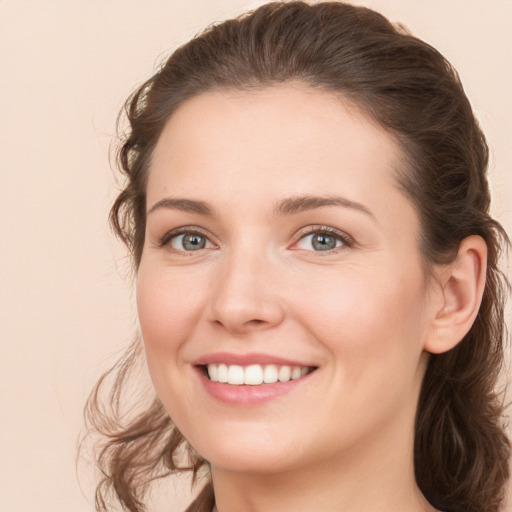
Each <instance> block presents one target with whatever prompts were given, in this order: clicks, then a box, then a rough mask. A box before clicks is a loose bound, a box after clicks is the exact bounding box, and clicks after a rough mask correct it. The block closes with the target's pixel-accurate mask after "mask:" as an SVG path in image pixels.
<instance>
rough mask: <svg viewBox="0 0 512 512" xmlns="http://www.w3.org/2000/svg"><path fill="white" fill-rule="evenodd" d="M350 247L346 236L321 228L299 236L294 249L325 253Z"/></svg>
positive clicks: (350, 243) (331, 229)
mask: <svg viewBox="0 0 512 512" xmlns="http://www.w3.org/2000/svg"><path fill="white" fill-rule="evenodd" d="M351 245H352V242H351V240H350V239H349V237H348V236H347V235H344V234H342V233H340V232H338V231H337V230H334V229H333V228H322V229H316V230H315V231H310V232H309V233H306V234H304V235H303V236H301V238H300V239H299V241H298V242H297V243H296V244H295V246H294V248H296V249H302V250H306V251H315V252H327V251H333V250H336V249H338V248H340V247H344V246H347V247H349V246H351Z"/></svg>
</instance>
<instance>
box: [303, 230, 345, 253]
mask: <svg viewBox="0 0 512 512" xmlns="http://www.w3.org/2000/svg"><path fill="white" fill-rule="evenodd" d="M309 235H327V236H331V237H333V238H334V239H336V241H340V242H341V244H342V246H341V247H335V248H334V249H329V250H325V251H313V250H311V251H308V252H313V253H315V254H318V255H320V256H321V255H328V254H332V253H335V252H338V251H340V250H344V249H347V248H350V247H353V246H354V244H355V242H354V239H353V238H352V237H350V236H349V235H347V234H346V233H344V232H343V231H339V230H338V229H336V228H333V227H330V226H321V225H318V226H309V227H307V228H304V229H303V230H301V231H300V232H299V236H298V238H297V241H296V242H294V244H293V245H296V244H298V243H299V242H300V241H301V240H303V239H304V238H306V237H307V236H309ZM296 250H301V249H296ZM303 250H305V251H307V249H303Z"/></svg>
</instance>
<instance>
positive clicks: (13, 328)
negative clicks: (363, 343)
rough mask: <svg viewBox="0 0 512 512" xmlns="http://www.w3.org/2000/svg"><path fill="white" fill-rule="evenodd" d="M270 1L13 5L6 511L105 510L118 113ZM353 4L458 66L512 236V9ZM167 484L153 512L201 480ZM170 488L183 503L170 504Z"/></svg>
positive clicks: (498, 209)
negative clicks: (96, 503)
mask: <svg viewBox="0 0 512 512" xmlns="http://www.w3.org/2000/svg"><path fill="white" fill-rule="evenodd" d="M261 3H263V2H261V1H248V0H188V1H186V2H185V1H183V0H165V1H164V0H150V1H142V0H46V1H41V0H32V1H30V0H0V76H1V80H0V148H1V151H0V180H1V181H0V243H1V252H0V261H1V264H0V283H1V284H0V315H1V319H0V337H1V345H0V428H1V437H0V510H2V511H6V512H7V511H10V512H29V511H30V512H33V511H36V510H37V512H64V511H66V512H69V511H73V512H85V511H88V512H90V511H92V510H93V503H92V489H93V487H92V486H93V481H92V477H91V471H90V469H89V468H88V467H87V465H85V467H84V465H82V466H81V468H80V471H79V473H80V477H81V484H79V483H78V479H77V474H76V470H75V457H76V442H77V437H78V435H79V433H80V432H81V430H82V428H83V421H82V409H83V405H84V402H85V399H86V397H87V394H88V392H89V390H90V388H91V386H92V385H93V383H94V382H95V380H96V379H97V378H98V376H99V375H100V373H101V372H102V371H103V370H105V369H106V368H107V367H108V366H109V364H111V363H112V362H113V361H114V360H115V358H116V356H117V355H119V353H120V351H121V350H122V348H123V347H124V346H125V345H126V344H127V343H128V342H129V341H130V339H131V337H132V334H133V332H134V330H135V328H136V321H135V309H134V306H133V293H132V286H131V282H130V278H129V272H128V266H127V260H126V258H125V257H124V255H125V253H124V250H123V248H122V247H120V245H119V244H118V243H117V242H116V241H115V240H114V238H113V235H112V234H111V233H110V231H109V228H108V225H107V221H106V218H107V212H108V209H109V206H110V204H111V202H112V200H113V198H114V196H115V191H116V183H115V180H114V178H113V173H112V171H111V167H110V164H109V145H110V143H111V141H112V140H113V137H114V134H115V120H116V116H117V113H118V111H119V109H120V107H121V106H122V103H123V102H124V99H125V98H126V97H127V95H128V94H129V93H130V92H131V91H132V90H133V88H134V87H135V86H136V85H138V84H140V83H141V82H142V81H144V80H145V79H146V78H148V77H149V76H150V75H151V74H152V72H153V71H154V70H155V67H156V66H157V65H158V63H159V62H160V61H161V59H162V58H163V57H164V56H165V55H167V54H168V51H169V50H170V49H172V48H174V47H176V46H177V45H178V44H181V43H183V42H185V41H186V40H188V39H189V38H190V37H192V36H193V35H194V34H195V33H197V32H198V31H200V30H201V29H202V28H204V27H205V26H207V25H208V24H210V23H212V22H214V21H219V20H221V19H224V18H227V17H231V16H233V15H236V14H239V13H241V12H243V11H245V10H247V9H250V8H254V7H256V6H257V5H259V4H261ZM354 3H357V4H363V5H367V6H370V7H374V8H376V9H377V10H380V11H381V12H383V13H384V14H386V15H388V16H389V17H390V18H391V19H392V20H394V21H401V22H404V23H405V24H406V25H407V26H408V27H409V28H410V29H411V30H412V32H413V33H414V34H416V35H418V36H420V37H421V38H423V39H425V40H427V41H428V42H430V43H431V44H433V45H434V46H435V47H436V48H438V49H439V50H440V51H441V52H442V53H444V54H445V55H446V56H447V57H448V58H449V60H451V62H452V63H453V64H454V65H455V67H456V68H457V69H458V70H459V72H460V74H461V77H462V80H463V83H464V84H465V88H466V90H467V93H468V95H469V97H470V99H471V101H472V103H473V105H474V107H475V110H476V113H477V115H478V117H479V119H480V121H481V124H482V125H483V128H484V131H485V132H486V134H487V136H488V139H489V141H490V144H491V147H492V187H493V193H494V204H493V209H494V213H495V215H496V216H497V217H498V219H499V220H500V221H502V223H503V224H504V225H505V227H506V228H507V229H508V231H509V232H512V206H511V201H510V200H511V198H512V173H511V167H512V143H511V142H512V141H511V126H512V121H511V119H512V101H511V99H510V92H511V91H512V66H511V64H512V30H511V29H510V27H511V26H512V1H511V0H362V1H355V2H354ZM160 487H161V489H162V494H161V495H160V494H159V496H160V498H159V501H160V505H157V504H155V507H154V510H152V511H151V512H163V511H164V510H166V511H179V510H182V505H179V504H178V502H179V500H180V499H181V502H182V503H183V500H185V499H186V498H185V497H184V496H185V495H186V485H185V484H183V483H181V482H179V481H178V482H170V483H168V484H165V485H163V486H160ZM164 488H166V489H167V494H172V493H173V492H174V489H177V490H178V491H179V492H178V494H180V495H181V497H180V496H178V498H177V501H176V503H172V502H171V501H168V502H167V505H166V506H163V505H162V503H165V502H166V501H167V500H170V498H168V497H165V498H164V497H163V496H165V493H164ZM181 490H183V492H182V491H181ZM508 510H512V507H510V508H509V509H508Z"/></svg>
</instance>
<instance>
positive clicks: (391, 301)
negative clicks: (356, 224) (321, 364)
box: [295, 267, 426, 378]
mask: <svg viewBox="0 0 512 512" xmlns="http://www.w3.org/2000/svg"><path fill="white" fill-rule="evenodd" d="M365 270H366V271H365V272H362V271H355V270H354V271H349V272H346V273H343V274H340V275H339V276H337V278H336V279H324V280H322V279H316V280H309V281H308V283H304V287H303V290H302V293H301V294H299V293H298V291H297V293H296V294H295V296H296V297H299V299H298V300H300V303H299V302H297V317H298V318H300V319H301V321H302V322H303V324H304V325H305V326H306V327H307V328H308V330H309V331H310V332H312V333H313V334H314V337H315V338H317V339H318V340H320V341H321V342H322V344H323V345H325V347H326V348H327V349H328V350H329V351H330V352H331V355H332V356H333V357H334V360H335V361H336V364H337V365H339V366H341V367H342V368H343V372H344V373H345V374H346V373H350V376H351V377H352V378H357V376H358V375H360V376H362V375H363V374H365V375H366V376H368V375H369V374H370V373H372V372H373V373H372V374H373V375H377V374H381V373H385V372H389V371H393V368H398V367H400V368H401V367H404V366H405V365H408V366H409V367H410V368H411V371H414V369H415V366H416V363H417V361H418V359H419V357H420V355H421V353H422V346H423V345H422V344H423V338H424V334H425V325H426V324H425V321H424V316H425V300H424V299H425V287H424V282H423V274H422V272H421V270H420V269H419V268H418V269H416V268H415V267H412V268H409V269H407V268H406V267H403V270H402V271H395V272H393V271H392V270H388V271H387V272H384V271H382V268H381V269H380V271H376V272H370V271H369V270H368V269H365ZM305 290H307V292H306V293H304V291H305ZM345 376H346V377H347V375H345Z"/></svg>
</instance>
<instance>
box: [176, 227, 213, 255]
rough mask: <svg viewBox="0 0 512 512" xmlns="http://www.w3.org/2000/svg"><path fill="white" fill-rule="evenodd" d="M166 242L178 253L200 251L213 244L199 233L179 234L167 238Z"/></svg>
mask: <svg viewBox="0 0 512 512" xmlns="http://www.w3.org/2000/svg"><path fill="white" fill-rule="evenodd" d="M168 242H169V243H170V246H171V247H172V248H173V249H176V250H178V251H187V252H190V251H200V250H201V249H207V248H210V247H213V244H212V243H211V242H210V241H209V240H208V238H206V236H204V235H203V234H201V233H197V232H189V233H179V234H176V235H173V236H171V237H170V238H168Z"/></svg>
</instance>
